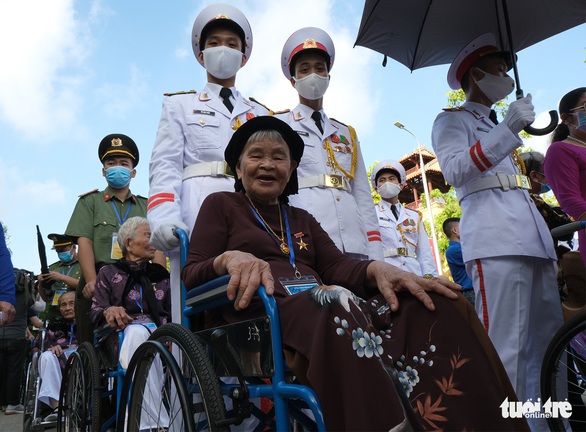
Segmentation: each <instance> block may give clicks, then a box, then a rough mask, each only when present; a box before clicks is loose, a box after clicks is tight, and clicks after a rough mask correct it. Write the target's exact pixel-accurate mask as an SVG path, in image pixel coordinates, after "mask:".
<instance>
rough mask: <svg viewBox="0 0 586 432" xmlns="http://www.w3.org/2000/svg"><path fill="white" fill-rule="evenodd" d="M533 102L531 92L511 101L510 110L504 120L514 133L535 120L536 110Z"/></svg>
mask: <svg viewBox="0 0 586 432" xmlns="http://www.w3.org/2000/svg"><path fill="white" fill-rule="evenodd" d="M533 108H534V107H533V104H532V103H531V93H529V94H527V96H525V97H524V98H521V99H517V100H516V101H514V102H511V104H510V105H509V110H508V111H507V115H506V116H505V119H504V120H503V122H504V123H505V124H506V125H507V126H508V128H509V129H510V130H511V132H513V133H514V134H518V133H519V132H521V131H522V130H523V128H524V127H525V126H529V125H530V124H531V123H533V121H534V120H535V111H533Z"/></svg>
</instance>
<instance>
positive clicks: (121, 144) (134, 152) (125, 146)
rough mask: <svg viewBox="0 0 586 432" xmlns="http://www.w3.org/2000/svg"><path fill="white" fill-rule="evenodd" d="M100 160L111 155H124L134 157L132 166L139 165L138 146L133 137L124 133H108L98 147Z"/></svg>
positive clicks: (102, 160)
mask: <svg viewBox="0 0 586 432" xmlns="http://www.w3.org/2000/svg"><path fill="white" fill-rule="evenodd" d="M98 156H99V157H100V162H102V163H104V160H105V159H107V158H109V157H115V156H124V157H129V158H130V159H132V166H133V167H135V166H137V165H138V147H137V146H136V143H135V142H134V140H133V139H132V138H130V137H129V136H126V135H124V134H110V135H106V136H105V137H104V138H103V139H102V141H101V142H100V146H99V147H98Z"/></svg>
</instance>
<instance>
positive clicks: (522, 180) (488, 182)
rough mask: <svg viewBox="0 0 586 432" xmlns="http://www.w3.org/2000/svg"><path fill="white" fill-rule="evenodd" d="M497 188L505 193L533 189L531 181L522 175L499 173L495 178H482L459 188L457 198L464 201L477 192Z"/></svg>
mask: <svg viewBox="0 0 586 432" xmlns="http://www.w3.org/2000/svg"><path fill="white" fill-rule="evenodd" d="M496 188H500V189H502V190H504V191H508V190H509V189H531V180H529V177H527V176H524V175H522V174H504V173H497V174H496V175H495V176H491V177H482V178H479V179H476V180H473V181H471V182H470V183H468V184H466V185H465V186H462V187H461V188H458V189H457V190H456V196H457V197H458V201H462V200H463V199H464V198H465V197H467V196H468V195H470V194H473V193H475V192H479V191H482V190H486V189H496Z"/></svg>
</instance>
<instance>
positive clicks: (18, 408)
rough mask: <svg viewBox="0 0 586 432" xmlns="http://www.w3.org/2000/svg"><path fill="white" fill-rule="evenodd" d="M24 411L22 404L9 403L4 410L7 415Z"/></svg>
mask: <svg viewBox="0 0 586 432" xmlns="http://www.w3.org/2000/svg"><path fill="white" fill-rule="evenodd" d="M22 413H24V406H23V405H22V404H18V405H7V406H6V411H4V414H6V415H12V414H22Z"/></svg>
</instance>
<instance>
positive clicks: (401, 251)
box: [383, 247, 417, 258]
mask: <svg viewBox="0 0 586 432" xmlns="http://www.w3.org/2000/svg"><path fill="white" fill-rule="evenodd" d="M383 255H384V257H385V258H390V257H395V256H404V257H411V258H417V255H415V253H414V252H411V251H410V250H409V249H407V248H405V247H400V248H390V249H385V250H384V251H383Z"/></svg>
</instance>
